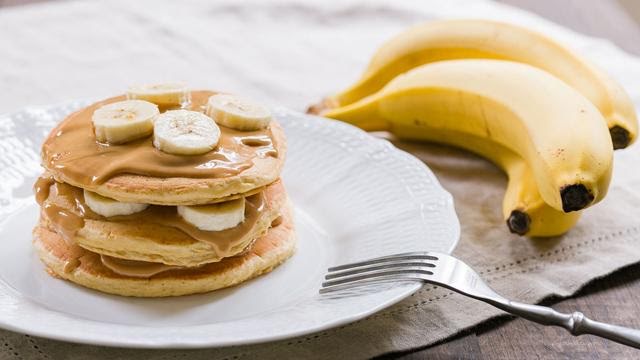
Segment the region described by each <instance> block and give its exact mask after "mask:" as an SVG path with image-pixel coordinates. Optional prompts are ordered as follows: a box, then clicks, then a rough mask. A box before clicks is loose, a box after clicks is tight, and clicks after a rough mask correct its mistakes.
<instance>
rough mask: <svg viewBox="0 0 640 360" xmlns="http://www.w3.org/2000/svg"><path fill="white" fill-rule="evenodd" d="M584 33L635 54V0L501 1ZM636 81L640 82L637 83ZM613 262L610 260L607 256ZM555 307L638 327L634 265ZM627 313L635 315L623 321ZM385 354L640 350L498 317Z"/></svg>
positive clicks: (571, 354)
mask: <svg viewBox="0 0 640 360" xmlns="http://www.w3.org/2000/svg"><path fill="white" fill-rule="evenodd" d="M501 2H503V3H507V4H511V5H514V6H517V7H520V8H523V9H526V10H529V11H531V12H534V13H537V14H539V15H541V16H543V17H546V18H548V19H550V20H552V21H554V22H556V23H558V24H561V25H564V26H566V27H569V28H572V29H574V30H576V31H579V32H581V33H584V34H588V35H592V36H598V37H602V38H607V39H609V40H612V41H613V42H614V43H616V44H617V45H618V46H619V47H621V48H623V49H625V50H626V51H628V52H630V53H633V54H635V55H639V56H640V1H638V0H619V1H616V0H582V1H581V0H562V1H559V0H502V1H501ZM638 86H640V84H638ZM612 261H615V259H612ZM544 304H545V305H553V307H554V308H555V309H556V310H559V311H563V312H572V311H575V310H579V311H582V312H584V313H585V314H586V315H587V316H589V317H591V318H593V319H597V320H600V321H605V322H611V323H626V324H629V323H634V322H635V323H636V325H637V326H638V327H640V264H636V265H633V266H630V267H627V268H624V269H621V270H619V271H617V272H615V273H613V274H611V275H609V276H607V277H605V278H602V279H598V280H594V281H593V282H592V283H590V284H589V285H587V286H586V287H585V288H584V289H583V290H582V291H580V292H579V293H578V294H576V295H575V296H574V297H572V298H569V299H565V300H560V299H547V301H545V303H544ZM629 317H633V318H636V319H637V320H635V321H629V320H625V319H629ZM383 358H386V359H403V360H409V359H640V351H638V350H635V349H632V348H629V347H626V346H624V345H619V344H615V343H612V342H609V341H605V340H602V339H600V338H597V337H595V336H590V335H583V336H580V337H573V336H571V335H569V334H568V333H567V332H566V331H565V330H564V329H560V328H555V327H545V326H541V325H537V324H534V323H532V322H528V321H526V320H522V319H514V318H512V317H506V316H505V317H502V318H499V319H495V320H491V321H488V322H486V323H483V324H481V325H479V326H477V327H475V328H473V329H470V330H468V331H465V332H464V333H462V334H459V335H458V336H455V337H454V338H453V339H448V340H447V341H445V342H443V343H440V344H436V345H432V346H429V347H427V348H424V349H418V350H416V351H412V352H408V353H403V354H393V355H388V356H384V357H383Z"/></svg>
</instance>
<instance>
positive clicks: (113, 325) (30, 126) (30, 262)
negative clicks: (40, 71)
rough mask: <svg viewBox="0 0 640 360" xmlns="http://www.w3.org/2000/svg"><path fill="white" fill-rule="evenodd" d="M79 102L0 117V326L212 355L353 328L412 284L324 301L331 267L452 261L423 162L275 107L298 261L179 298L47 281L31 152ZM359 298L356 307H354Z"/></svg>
mask: <svg viewBox="0 0 640 360" xmlns="http://www.w3.org/2000/svg"><path fill="white" fill-rule="evenodd" d="M85 104H86V102H83V101H78V102H72V103H67V104H62V105H56V106H49V107H38V108H35V107H34V108H28V109H25V110H23V111H20V112H16V113H13V114H8V115H4V116H0V152H1V153H0V239H2V251H0V326H2V327H4V328H7V329H11V330H15V331H19V332H24V333H28V334H32V335H37V336H43V337H49V338H55V339H61V340H68V341H74V342H82V343H91V344H104V345H114V346H125V347H150V348H152V347H153V348H164V347H184V348H188V347H211V346H227V345H238V344H248V343H257V342H264V341H271V340H277V339H283V338H287V337H293V336H298V335H304V334H308V333H311V332H315V331H320V330H324V329H327V328H330V327H333V326H338V325H341V324H345V323H348V322H351V321H355V320H358V319H361V318H363V317H365V316H367V315H370V314H372V313H374V312H376V311H378V310H380V309H382V308H384V307H387V306H389V305H391V304H393V303H395V302H397V301H400V300H401V299H403V298H405V297H407V296H409V295H410V294H411V293H413V292H414V291H416V290H417V289H418V288H419V286H420V285H419V284H416V283H404V284H403V283H400V284H384V285H377V286H375V287H368V288H366V289H362V290H360V291H359V294H344V295H342V296H340V297H334V298H323V297H321V296H319V295H318V293H317V290H318V288H319V285H320V283H321V281H322V276H323V273H324V271H325V270H326V268H327V267H328V266H331V265H336V264H340V263H344V262H349V261H355V260H360V259H365V258H370V257H374V256H380V255H386V254H391V253H394V252H401V251H416V250H434V251H441V252H450V251H451V250H452V249H453V247H454V246H455V244H456V242H457V240H458V236H459V224H458V220H457V218H456V215H455V212H454V208H453V202H452V199H451V196H450V195H449V193H447V192H446V191H445V190H443V189H442V188H441V187H440V185H439V183H438V181H437V180H436V178H435V177H434V175H433V174H432V173H431V171H430V170H429V169H428V168H427V167H426V166H425V165H424V164H423V163H422V162H420V161H419V160H417V159H415V158H414V157H412V156H410V155H408V154H406V153H404V152H402V151H400V150H398V149H396V148H394V147H393V146H392V145H391V144H389V143H388V142H386V141H384V140H379V139H376V138H373V137H371V136H369V135H368V134H366V133H364V132H362V131H360V130H358V129H356V128H354V127H352V126H349V125H346V124H342V123H339V122H335V121H331V120H326V119H322V118H318V117H313V116H308V115H304V114H300V113H297V112H293V111H290V110H287V109H283V108H275V109H274V112H275V114H276V117H277V118H278V119H279V121H280V122H281V123H282V124H283V126H284V128H285V131H286V133H287V136H288V142H289V151H288V158H287V163H286V166H285V170H284V173H283V179H284V182H285V184H286V186H287V188H288V191H289V193H290V196H291V199H292V201H293V203H294V205H295V216H296V226H297V231H298V251H297V253H296V254H295V255H294V257H293V258H292V259H290V260H289V261H287V262H286V263H285V264H283V265H282V266H281V267H279V268H277V269H276V270H275V271H274V272H272V273H270V274H268V275H266V276H263V277H260V278H258V279H255V280H252V281H250V282H247V283H245V284H242V285H241V286H237V287H234V288H231V289H226V290H221V291H217V292H213V293H210V294H202V295H193V296H186V297H180V298H165V299H134V298H124V297H118V296H111V295H105V294H102V293H99V292H96V291H92V290H88V289H84V288H82V287H79V286H76V285H73V284H71V283H68V282H65V281H62V280H58V279H54V278H52V277H50V276H48V275H47V274H46V272H45V271H44V268H43V265H42V264H41V263H40V262H39V260H38V259H37V256H36V255H35V254H34V252H33V251H32V249H31V229H32V227H33V225H34V224H35V222H36V219H37V214H38V207H37V206H36V204H35V203H34V200H33V196H32V190H31V187H32V184H33V182H34V180H35V178H36V177H37V176H38V175H39V174H40V172H41V171H42V170H41V168H40V165H39V162H40V158H39V147H40V144H41V142H42V140H43V138H44V137H45V136H46V134H47V133H48V132H49V130H50V129H51V128H52V127H53V126H54V125H55V124H56V123H57V122H58V121H60V119H62V118H63V117H64V116H65V115H66V114H68V113H69V112H71V111H73V110H75V109H77V108H79V107H81V106H83V105H85ZM351 295H359V296H351Z"/></svg>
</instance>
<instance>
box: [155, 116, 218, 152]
mask: <svg viewBox="0 0 640 360" xmlns="http://www.w3.org/2000/svg"><path fill="white" fill-rule="evenodd" d="M218 140H220V128H219V127H218V125H216V123H215V121H213V120H212V119H211V118H210V117H208V116H207V115H205V114H203V113H201V112H197V111H189V110H172V111H167V112H165V113H162V114H160V115H158V116H156V117H155V120H154V126H153V145H154V146H155V147H156V148H157V149H158V150H162V151H164V152H166V153H169V154H176V155H197V154H204V153H206V152H209V151H211V150H213V149H214V148H215V147H216V145H218Z"/></svg>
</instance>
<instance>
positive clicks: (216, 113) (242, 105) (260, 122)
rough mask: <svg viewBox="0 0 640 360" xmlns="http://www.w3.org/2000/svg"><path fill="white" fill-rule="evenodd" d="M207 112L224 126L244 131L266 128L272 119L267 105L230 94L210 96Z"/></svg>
mask: <svg viewBox="0 0 640 360" xmlns="http://www.w3.org/2000/svg"><path fill="white" fill-rule="evenodd" d="M206 114H207V115H209V116H211V118H213V119H214V120H215V121H216V122H217V123H218V124H220V125H222V126H226V127H230V128H232V129H236V130H242V131H251V130H259V129H264V128H266V127H267V126H269V122H270V121H271V111H269V109H267V108H266V107H264V106H262V105H260V104H256V103H254V102H251V101H248V100H246V99H243V98H239V97H237V96H235V95H228V94H218V95H213V96H212V97H210V98H209V100H208V101H207V107H206Z"/></svg>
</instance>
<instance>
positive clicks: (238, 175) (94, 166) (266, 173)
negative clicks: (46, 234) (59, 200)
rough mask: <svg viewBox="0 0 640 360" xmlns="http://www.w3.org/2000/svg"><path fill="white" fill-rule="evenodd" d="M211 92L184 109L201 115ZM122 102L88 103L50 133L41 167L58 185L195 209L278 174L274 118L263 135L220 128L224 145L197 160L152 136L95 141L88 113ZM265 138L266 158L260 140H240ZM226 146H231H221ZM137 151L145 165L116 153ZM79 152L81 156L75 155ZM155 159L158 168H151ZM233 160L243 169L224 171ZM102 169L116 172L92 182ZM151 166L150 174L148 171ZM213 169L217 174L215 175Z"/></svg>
mask: <svg viewBox="0 0 640 360" xmlns="http://www.w3.org/2000/svg"><path fill="white" fill-rule="evenodd" d="M214 94H215V93H214V92H211V91H193V92H192V93H191V96H192V101H191V104H190V107H189V109H190V110H193V111H202V109H203V106H204V104H206V101H207V99H208V98H209V97H210V96H211V95H214ZM124 99H125V98H124V96H119V97H115V98H111V99H107V100H104V101H101V102H98V103H95V104H93V105H90V106H88V107H86V108H84V109H81V110H79V111H77V112H75V113H73V114H71V115H69V116H68V117H67V118H66V119H65V120H64V121H62V122H61V123H60V124H59V125H58V126H57V127H56V128H55V129H53V130H52V131H51V134H50V135H49V137H48V138H47V140H46V141H45V143H44V145H43V149H42V158H43V166H44V167H45V168H46V169H47V171H48V172H49V173H51V175H53V177H54V178H55V179H56V180H57V181H60V182H65V183H68V184H71V185H73V186H76V187H80V188H84V189H87V190H90V191H94V192H97V193H99V194H101V195H103V196H106V197H110V198H113V199H116V200H119V201H125V202H138V203H148V204H158V205H197V204H206V203H212V202H217V201H221V200H226V199H230V198H233V197H236V196H237V195H238V194H244V193H248V192H252V191H255V190H256V189H258V188H261V187H263V186H266V185H268V184H270V183H272V182H274V181H275V180H276V179H278V177H279V176H280V172H281V170H282V166H283V164H284V159H285V155H286V140H285V136H284V132H283V130H282V128H281V127H280V125H279V124H278V123H277V121H276V120H272V121H271V124H270V126H269V128H268V129H266V130H264V131H262V132H240V131H236V130H232V129H229V128H225V127H222V126H221V127H220V128H221V131H222V133H223V137H225V138H226V139H227V140H226V143H223V142H222V141H221V142H220V143H219V146H218V147H217V148H216V149H214V150H213V151H211V152H209V153H207V154H203V155H196V156H193V155H180V156H178V155H167V154H165V153H162V152H161V151H160V150H157V149H155V148H153V145H152V144H151V137H150V138H147V139H141V140H136V141H133V142H130V143H127V144H124V145H104V144H99V143H97V142H95V136H94V134H93V126H92V123H91V116H92V114H93V111H94V110H96V109H97V108H99V107H100V106H103V105H105V104H108V103H112V102H116V101H122V100H124ZM265 136H266V137H268V138H269V139H270V144H269V149H273V150H275V151H272V152H270V153H269V154H268V155H266V150H269V149H266V145H265V146H263V145H264V144H262V145H261V144H260V141H253V142H251V141H248V142H246V144H245V141H244V140H243V139H245V138H246V139H249V140H252V138H259V137H260V138H264V137H265ZM267 142H269V141H267ZM225 144H231V145H232V146H231V145H230V146H228V147H225V146H227V145H225ZM263 148H264V149H263ZM230 149H233V150H234V151H235V150H237V151H238V152H237V153H236V152H234V151H230ZM265 149H266V150H265ZM140 150H144V153H143V155H144V156H145V160H146V159H148V161H145V162H141V163H138V164H134V163H135V161H129V159H126V158H125V157H121V158H119V157H118V156H120V155H119V154H132V153H133V152H134V151H135V152H136V154H137V152H138V151H140ZM80 151H83V152H85V153H83V154H79V153H80ZM272 153H275V154H272ZM79 155H81V156H79ZM236 158H238V159H236ZM68 159H70V160H68ZM167 159H168V160H167ZM220 159H223V160H220ZM132 160H133V159H132ZM138 160H139V159H138ZM156 160H158V161H157V164H160V165H161V166H156V163H155V161H156ZM160 160H162V161H160ZM65 161H66V162H65ZM203 161H204V162H206V164H207V165H210V164H214V165H213V166H209V167H204V168H203V167H201V166H200V165H198V164H202V163H203ZM225 161H226V162H225ZM234 161H235V162H237V163H238V164H241V165H242V167H241V168H240V167H239V169H240V170H239V171H236V172H235V173H234V172H233V171H231V172H228V173H225V171H226V170H225V169H226V168H225V166H226V164H230V163H232V162H234ZM220 164H221V165H220ZM61 165H64V166H61ZM138 165H139V166H138ZM196 165H198V166H196ZM231 165H233V164H231ZM136 166H138V167H137V168H136ZM105 167H109V168H113V169H118V171H116V172H114V173H113V174H111V175H110V176H108V177H105V178H103V179H99V181H98V180H96V177H95V174H92V172H93V171H94V170H95V171H96V172H99V171H101V170H102V169H104V168H105ZM151 167H153V169H152V171H148V169H149V168H151ZM194 169H198V170H197V171H196V170H194ZM199 169H203V170H199ZM183 170H184V171H183ZM217 170H221V172H215V171H217ZM181 171H182V174H180V172H181Z"/></svg>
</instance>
